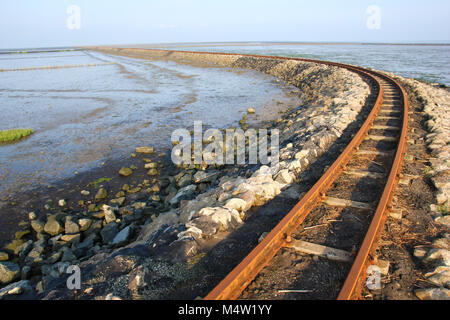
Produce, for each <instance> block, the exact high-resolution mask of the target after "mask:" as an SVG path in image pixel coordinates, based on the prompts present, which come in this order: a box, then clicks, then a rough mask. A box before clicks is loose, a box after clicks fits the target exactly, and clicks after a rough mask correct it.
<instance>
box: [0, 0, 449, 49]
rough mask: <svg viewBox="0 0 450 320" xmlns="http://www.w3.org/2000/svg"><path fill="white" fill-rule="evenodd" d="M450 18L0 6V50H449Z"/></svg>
mask: <svg viewBox="0 0 450 320" xmlns="http://www.w3.org/2000/svg"><path fill="white" fill-rule="evenodd" d="M71 5H75V6H77V7H78V8H79V9H80V15H79V17H80V24H79V27H80V28H79V29H77V28H75V29H70V28H69V27H68V26H67V25H68V24H67V22H68V19H69V25H71V26H72V27H73V26H75V27H76V26H78V25H77V24H76V21H77V19H76V17H77V15H76V10H75V11H72V13H71V14H70V13H68V12H67V11H68V8H69V7H70V6H71ZM371 5H375V6H377V8H379V9H380V11H379V13H380V14H379V15H378V13H377V11H369V12H368V11H367V9H368V7H369V6H371ZM449 18H450V1H449V0H428V1H426V0H421V1H419V0H373V1H366V0H345V1H332V0H323V1H320V0H315V1H311V0H308V1H306V0H305V1H303V0H226V1H225V0H222V1H215V0H122V1H117V0H69V1H66V0H0V48H24V47H52V46H68V45H96V44H134V43H158V42H206V41H217V42H220V41H337V42H342V41H349V42H353V41H356V42H429V41H432V42H450V22H449V20H450V19H449ZM368 20H369V21H368ZM74 21H75V22H74ZM368 22H369V26H371V28H368ZM74 23H75V24H74ZM378 27H379V28H378Z"/></svg>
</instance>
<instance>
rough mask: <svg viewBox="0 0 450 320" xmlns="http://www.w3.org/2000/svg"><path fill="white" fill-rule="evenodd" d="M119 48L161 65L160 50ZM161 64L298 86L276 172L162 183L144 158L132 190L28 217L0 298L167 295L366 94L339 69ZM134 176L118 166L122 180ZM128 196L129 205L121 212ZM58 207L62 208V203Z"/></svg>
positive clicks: (333, 134) (217, 61) (241, 169)
mask: <svg viewBox="0 0 450 320" xmlns="http://www.w3.org/2000/svg"><path fill="white" fill-rule="evenodd" d="M120 51H121V52H120V54H126V55H130V56H134V57H137V56H139V57H140V58H147V59H160V58H161V54H158V53H154V54H150V53H145V54H144V53H142V52H139V51H134V50H131V51H128V50H120ZM104 52H105V51H104ZM106 52H111V53H117V52H116V50H113V51H108V50H106ZM165 58H170V59H173V60H175V61H177V62H185V63H191V64H195V63H199V64H204V63H205V61H206V62H208V63H210V64H214V65H216V66H227V67H236V68H247V69H252V70H258V71H261V72H265V73H267V74H270V75H273V76H276V77H277V78H279V79H280V80H282V81H285V82H286V83H289V84H292V85H294V86H296V87H297V88H298V89H299V92H298V94H299V96H300V99H301V101H302V105H301V106H298V107H296V108H294V109H293V110H291V111H290V112H289V113H287V114H286V115H284V116H283V117H282V118H280V119H278V120H277V121H276V122H275V123H273V126H272V128H276V129H279V130H280V147H281V149H280V161H281V162H280V166H279V167H278V168H276V169H274V168H269V167H267V166H261V167H259V166H250V165H243V166H228V167H207V166H201V167H198V166H197V167H196V166H193V165H192V166H187V167H185V168H179V169H178V171H177V172H176V174H174V175H172V176H168V177H166V178H164V179H161V178H160V177H159V176H158V170H159V165H158V164H157V163H156V162H154V161H151V160H150V161H148V162H147V163H146V164H145V170H148V172H147V175H148V177H147V178H146V179H144V180H143V181H142V182H141V183H140V184H137V185H136V186H134V187H130V186H128V187H127V186H124V188H123V190H121V191H120V192H118V193H117V194H116V195H115V196H116V197H115V198H114V199H113V200H111V201H110V202H109V203H107V204H105V203H103V201H102V200H103V199H104V198H105V192H107V190H105V189H104V188H103V187H99V189H98V190H97V191H96V193H95V194H90V195H87V193H85V194H86V196H90V197H91V198H92V200H91V204H90V205H89V206H88V208H87V210H84V211H80V212H70V211H69V212H67V211H66V212H63V211H62V212H58V213H55V214H49V215H48V216H47V217H46V218H45V219H44V218H42V217H37V216H36V215H35V214H34V213H30V214H29V222H28V225H27V226H25V228H24V231H23V232H20V233H17V234H16V239H15V240H14V241H12V242H11V243H9V244H8V245H7V246H6V247H5V250H2V253H0V260H2V261H1V262H0V283H1V285H2V286H5V287H4V288H3V289H0V297H3V298H39V299H42V298H44V299H111V298H113V297H116V298H121V299H160V298H168V297H170V291H171V290H172V288H174V287H176V286H179V285H180V283H184V282H186V281H187V280H188V279H189V278H190V277H192V276H193V275H192V273H193V272H196V271H195V268H193V267H192V266H193V265H195V263H196V261H198V259H200V258H201V257H202V256H203V255H204V254H205V252H207V251H208V250H209V249H210V248H211V247H213V246H214V243H216V242H217V239H220V238H221V237H226V235H227V234H229V233H230V232H232V231H233V230H236V229H237V228H239V227H241V226H242V225H244V224H245V221H246V219H247V216H248V212H250V211H251V210H255V209H257V208H258V207H260V206H262V205H263V204H265V203H267V202H268V201H270V200H272V199H273V198H274V197H276V196H277V195H279V194H280V193H285V192H292V188H291V186H292V185H293V184H294V183H295V182H296V181H298V177H299V175H300V174H301V173H302V172H304V171H305V170H307V169H308V167H309V166H310V165H311V164H312V163H314V161H315V160H316V159H317V158H318V157H319V156H321V155H323V154H324V153H325V152H326V151H327V150H328V148H329V147H330V146H331V145H332V144H333V142H334V141H336V139H338V138H339V137H340V136H341V135H342V132H343V131H344V130H345V129H346V128H347V127H348V126H349V125H350V124H351V123H352V122H354V121H355V119H356V118H357V116H358V115H359V113H360V111H361V108H362V106H363V105H364V104H365V101H366V99H367V97H368V96H369V94H370V89H369V85H368V84H367V83H366V82H365V81H364V80H363V79H361V78H360V77H359V76H358V75H356V74H354V73H351V72H349V71H347V70H343V69H340V68H336V67H330V66H324V65H317V64H313V63H305V62H297V61H289V60H288V61H279V60H272V59H263V58H249V57H240V56H212V55H211V56H208V57H205V56H204V55H195V54H179V55H178V54H174V55H173V56H171V57H165ZM241 125H243V126H245V121H243V122H242V124H241ZM152 151H153V150H151V149H150V148H149V149H137V150H136V153H137V154H138V155H139V154H143V155H145V154H151V153H152ZM134 170H135V168H132V167H129V168H128V167H127V168H122V169H121V170H120V174H121V175H130V174H133V171H134ZM297 196H298V197H299V196H300V195H297ZM129 198H131V199H133V200H132V201H131V202H128V204H126V205H124V203H125V202H124V201H125V199H127V200H128V199H129ZM57 205H58V206H60V207H61V208H64V206H65V205H66V203H65V200H63V199H61V201H58V203H57ZM167 207H169V208H170V209H169V210H165V209H166V208H167ZM72 265H77V266H79V267H80V268H81V275H82V286H81V291H80V290H75V291H73V290H69V289H67V287H66V279H67V277H68V274H67V273H66V271H67V269H68V268H69V266H72ZM18 280H20V281H19V282H17V281H18Z"/></svg>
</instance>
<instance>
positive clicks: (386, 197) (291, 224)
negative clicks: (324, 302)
mask: <svg viewBox="0 0 450 320" xmlns="http://www.w3.org/2000/svg"><path fill="white" fill-rule="evenodd" d="M113 49H114V50H116V51H119V52H120V51H122V50H128V49H132V50H133V51H143V52H145V51H159V52H166V53H168V54H170V53H190V54H204V55H223V56H242V57H253V58H267V59H276V60H293V61H303V62H312V63H320V64H325V65H329V66H335V67H340V68H345V69H347V70H350V71H352V72H355V73H358V74H360V75H362V76H364V77H368V78H371V79H372V81H373V82H374V83H375V84H376V87H377V88H376V89H377V90H378V96H377V99H376V101H375V104H374V106H373V108H372V110H371V112H370V114H369V115H368V117H367V119H366V120H365V122H364V123H363V125H362V126H361V128H360V129H359V131H358V132H357V133H356V135H355V136H354V138H353V139H352V141H351V142H350V143H349V144H348V145H347V147H346V148H345V149H344V151H343V152H342V153H341V154H340V156H339V157H338V159H337V160H336V161H335V162H334V163H333V164H332V165H331V167H330V168H329V169H328V170H327V171H326V172H325V174H324V175H323V176H322V177H321V178H320V179H319V180H318V181H317V182H316V184H315V185H314V186H313V187H312V188H311V189H310V190H309V192H307V193H306V194H305V195H304V196H303V198H302V199H301V200H300V201H299V202H298V203H297V205H296V206H295V207H294V208H293V209H292V210H291V211H290V212H289V213H288V214H287V215H286V216H285V217H284V218H283V219H282V220H281V221H280V222H279V223H278V225H277V226H275V228H274V229H273V230H272V231H271V232H270V233H269V234H268V235H267V236H266V237H265V238H264V240H263V241H261V242H260V243H259V244H258V245H257V246H256V247H255V248H254V249H253V250H252V251H251V252H250V253H249V254H248V255H247V256H246V257H245V258H244V260H242V262H241V263H240V264H238V265H237V266H236V267H235V268H234V269H233V270H232V271H231V272H230V273H229V274H228V275H227V276H226V277H225V278H224V279H223V280H222V281H221V282H220V283H219V284H218V285H217V286H216V287H215V288H214V289H213V290H212V291H211V292H210V293H209V294H208V295H207V296H206V297H205V300H232V299H237V298H239V296H240V295H241V293H242V292H243V290H244V289H245V288H246V287H247V286H248V285H249V284H250V283H251V282H252V281H253V279H255V277H256V276H257V275H258V273H259V272H260V271H261V270H262V269H263V268H264V267H265V266H266V265H267V264H268V262H270V260H271V259H272V258H273V257H274V256H275V255H276V254H277V252H278V251H279V250H280V249H281V248H283V247H289V246H290V242H291V237H290V235H291V234H292V233H293V232H294V231H295V229H296V228H297V227H298V226H299V225H300V224H301V223H302V222H303V221H304V220H305V218H306V217H307V216H308V214H309V213H310V212H311V210H312V209H313V208H315V207H316V206H317V205H318V204H319V203H320V202H321V200H322V199H323V198H324V197H325V193H326V191H327V190H328V189H329V188H330V186H331V185H332V183H333V182H334V181H335V180H336V179H337V178H338V177H339V175H340V174H341V173H342V171H343V170H344V169H345V167H346V165H347V163H348V162H349V161H350V159H351V158H352V156H353V155H354V153H355V152H356V151H357V150H358V149H359V146H360V145H361V143H362V142H363V141H364V139H365V138H366V137H367V135H368V134H369V130H370V128H371V127H372V126H373V123H374V121H375V118H376V117H377V115H378V113H379V111H380V108H381V105H382V103H383V95H384V91H383V86H382V85H381V83H380V81H379V79H378V78H381V79H384V80H386V81H388V82H390V83H391V84H393V85H394V86H395V87H396V88H397V89H398V90H399V91H400V93H401V105H402V106H403V122H402V130H401V134H400V138H399V142H398V145H397V150H396V155H395V158H394V162H393V164H392V168H391V171H390V174H389V177H388V180H387V182H386V185H385V188H384V191H383V193H382V196H381V198H380V201H379V203H378V206H377V209H376V211H375V214H374V216H373V219H372V222H371V224H370V226H369V229H368V231H367V233H366V236H365V238H364V240H363V243H362V245H361V247H360V249H359V251H358V254H357V256H356V259H355V261H354V263H353V266H352V268H351V270H350V272H349V274H348V277H347V279H346V281H345V283H344V286H343V287H342V289H341V292H340V294H339V296H338V299H339V300H348V299H358V298H359V294H360V292H361V289H362V286H363V283H364V280H365V278H366V274H365V271H366V269H367V267H368V264H369V263H370V262H372V261H373V260H374V259H373V255H374V253H375V250H376V248H377V240H378V239H379V237H380V235H381V231H382V230H383V228H384V223H385V221H386V219H387V215H388V211H389V210H390V209H391V207H392V205H391V203H392V198H393V194H394V190H395V188H396V186H397V184H398V180H399V175H400V171H401V168H402V162H403V160H404V158H405V153H406V137H407V133H408V108H409V103H408V98H407V95H406V92H405V90H404V89H403V88H402V86H401V85H400V84H399V83H398V82H397V81H395V80H394V79H392V78H391V77H389V76H387V75H385V74H383V73H380V72H376V71H372V70H368V69H365V68H362V67H357V66H352V65H348V64H342V63H335V62H329V61H321V60H314V59H304V58H290V57H278V56H264V55H252V54H237V53H216V52H197V51H178V50H160V49H138V48H136V49H135V48H113Z"/></svg>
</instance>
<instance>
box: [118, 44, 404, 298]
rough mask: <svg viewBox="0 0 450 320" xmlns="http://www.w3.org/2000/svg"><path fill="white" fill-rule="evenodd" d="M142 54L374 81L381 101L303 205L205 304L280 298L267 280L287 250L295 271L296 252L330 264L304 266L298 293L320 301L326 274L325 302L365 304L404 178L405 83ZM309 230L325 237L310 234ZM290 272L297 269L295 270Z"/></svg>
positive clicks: (370, 74) (372, 75) (368, 73)
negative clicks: (368, 282)
mask: <svg viewBox="0 0 450 320" xmlns="http://www.w3.org/2000/svg"><path fill="white" fill-rule="evenodd" d="M117 51H120V49H118V50H117ZM136 51H160V52H161V51H162V52H165V53H167V54H170V53H172V52H180V53H192V54H205V55H209V54H214V55H232V56H233V55H236V56H244V57H254V58H268V59H277V60H297V61H305V62H313V63H320V64H326V65H330V66H336V67H341V68H345V69H348V70H350V71H352V72H356V73H358V74H359V75H361V76H362V77H363V78H365V79H367V80H368V82H369V83H371V87H372V90H374V91H375V92H376V99H375V100H374V101H373V108H372V110H371V112H370V114H369V115H368V116H367V118H366V120H365V122H364V123H363V125H362V126H361V128H360V129H359V131H358V132H357V133H356V134H355V135H354V137H353V139H352V141H351V142H350V143H349V144H348V145H347V147H346V148H345V149H344V150H343V151H342V153H341V154H340V156H339V157H338V158H337V160H336V161H335V162H334V163H333V164H332V165H331V166H330V167H329V168H328V169H327V170H326V172H325V173H324V174H323V175H322V177H321V178H320V179H319V180H318V181H317V182H316V184H315V185H314V186H313V187H312V188H311V189H310V190H309V192H307V193H306V194H305V195H304V196H303V198H301V199H300V201H299V202H298V203H297V205H296V206H295V207H294V208H293V209H292V210H291V211H290V212H289V213H287V214H286V216H285V217H284V218H283V219H282V220H281V221H280V222H279V223H278V225H277V226H276V227H275V228H274V229H273V230H272V231H271V232H270V233H269V234H268V235H267V236H266V237H265V238H264V239H263V240H262V241H261V242H260V243H259V244H258V245H257V246H256V247H255V248H254V249H253V250H252V251H251V252H250V253H249V254H248V255H247V256H246V257H245V258H244V260H242V262H241V263H239V264H238V265H237V266H236V267H235V268H234V269H233V270H232V271H231V272H230V273H229V274H228V275H227V276H226V277H225V278H224V279H223V280H222V281H221V282H220V283H219V284H218V285H217V286H216V287H215V288H214V289H213V290H212V291H211V292H210V293H209V294H208V295H207V296H206V297H205V300H234V299H245V298H255V299H257V298H260V297H259V296H258V295H255V294H254V292H252V290H251V289H249V288H248V287H249V286H253V287H257V288H260V289H261V290H259V291H263V292H269V295H266V298H276V292H278V291H277V290H275V289H274V288H273V286H271V282H270V280H269V281H265V279H270V278H277V277H280V276H286V275H280V274H277V272H276V270H274V268H273V266H271V263H272V262H273V261H274V260H276V259H277V257H278V256H280V255H282V254H284V255H285V256H286V254H285V253H286V252H288V255H287V256H289V257H291V259H292V262H293V263H292V264H291V265H295V263H296V262H295V259H296V254H300V255H314V256H316V257H317V256H319V257H322V258H321V259H324V260H326V261H327V263H325V264H322V267H321V268H316V265H315V264H314V263H313V262H314V261H313V262H312V263H310V264H309V265H308V266H307V267H306V268H303V269H300V270H298V272H297V271H295V272H296V273H297V274H296V275H295V278H296V279H300V280H297V281H296V285H298V286H302V287H300V288H299V289H302V290H298V292H299V293H308V294H311V295H309V296H306V297H307V298H314V297H315V296H314V294H313V293H314V291H315V290H317V289H318V288H317V286H318V285H319V284H318V283H316V282H315V279H319V278H320V275H319V274H318V273H322V274H328V275H331V276H330V277H328V278H326V279H324V281H323V282H324V283H325V285H324V284H323V283H322V284H321V285H323V286H324V287H323V288H321V290H322V292H324V291H325V292H327V293H328V296H326V297H325V298H327V299H336V298H337V299H339V300H350V299H359V298H360V297H361V292H362V290H363V287H364V284H365V281H366V277H367V270H368V269H369V267H370V266H373V265H375V266H376V265H377V264H378V261H377V257H376V248H377V242H378V240H379V237H380V235H381V231H382V230H383V228H384V224H385V221H386V219H387V217H388V215H389V213H390V211H391V210H392V198H393V193H394V190H395V188H396V185H397V183H398V181H399V180H400V179H401V178H402V176H401V174H400V171H401V166H402V162H403V159H404V158H405V154H406V139H407V132H408V108H409V103H408V98H407V96H406V93H405V90H404V89H403V88H402V87H401V85H400V84H399V83H398V82H396V81H395V80H394V79H392V78H391V77H389V76H387V75H385V74H383V73H379V72H375V71H372V70H368V69H364V68H361V67H356V66H351V65H346V64H341V63H334V62H327V61H319V60H313V59H302V58H289V57H276V56H261V55H245V54H231V53H213V52H193V51H174V50H158V49H136ZM308 217H316V218H317V217H319V218H322V221H323V220H324V219H325V220H326V223H322V224H319V225H314V226H310V227H306V228H305V227H302V224H303V223H304V222H305V220H306V219H307V218H308ZM327 219H328V220H327ZM355 225H357V226H358V227H355ZM311 230H321V231H320V232H316V234H310V231H311ZM313 233H314V232H313ZM311 239H312V241H311ZM314 241H315V242H314ZM287 259H289V258H287ZM285 260H286V259H285ZM315 261H316V262H317V259H316V260H315ZM323 265H325V266H326V267H325V268H324V267H323ZM289 269H290V270H291V271H292V268H291V267H290V268H289ZM294 269H295V268H294ZM290 276H292V273H291V274H290ZM255 284H256V285H255ZM305 285H306V287H305ZM308 286H310V287H308ZM336 288H338V290H336ZM287 291H297V290H287ZM320 298H324V295H323V294H322V295H321V296H320Z"/></svg>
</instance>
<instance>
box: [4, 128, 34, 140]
mask: <svg viewBox="0 0 450 320" xmlns="http://www.w3.org/2000/svg"><path fill="white" fill-rule="evenodd" d="M32 133H34V131H33V129H11V130H0V142H2V143H7V142H14V141H17V140H20V139H22V138H24V137H27V136H29V135H30V134H32Z"/></svg>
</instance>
